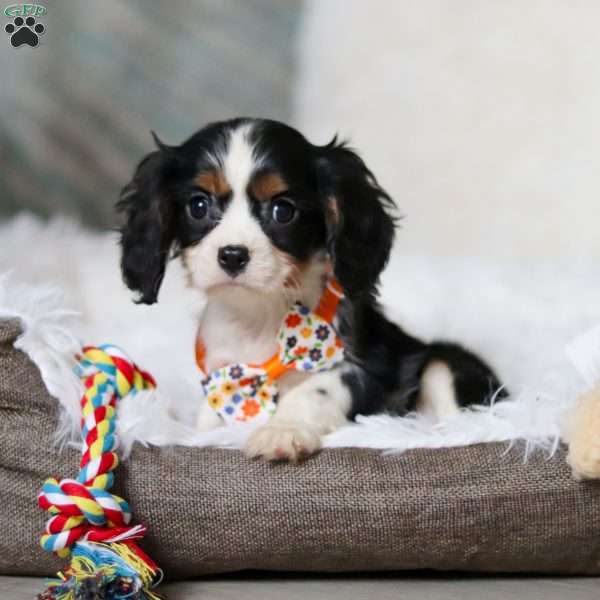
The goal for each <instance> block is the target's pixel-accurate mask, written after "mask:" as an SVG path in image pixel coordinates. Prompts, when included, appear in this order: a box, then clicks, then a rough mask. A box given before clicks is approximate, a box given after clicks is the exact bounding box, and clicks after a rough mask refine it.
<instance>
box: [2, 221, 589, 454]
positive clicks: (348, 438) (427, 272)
mask: <svg viewBox="0 0 600 600" xmlns="http://www.w3.org/2000/svg"><path fill="white" fill-rule="evenodd" d="M400 235H401V233H400ZM118 263H119V259H118V249H117V245H116V237H115V235H114V234H97V233H90V232H89V231H85V230H83V229H82V228H80V227H78V226H77V225H76V224H74V223H70V222H67V221H63V220H59V221H53V222H52V223H50V224H46V223H42V222H41V221H39V220H37V219H35V218H33V217H31V216H27V215H23V216H21V217H19V218H17V219H15V220H13V221H10V222H7V223H3V224H0V273H5V274H4V275H3V276H2V277H1V278H0V317H11V316H17V317H19V318H21V320H22V321H23V323H24V325H25V333H24V334H23V336H21V338H20V339H19V341H18V346H19V347H20V348H21V349H23V350H24V351H25V352H27V353H28V354H29V356H30V357H31V358H32V359H33V360H34V361H35V362H36V364H37V365H38V366H39V368H40V370H41V373H42V376H43V378H44V381H45V383H46V385H47V387H48V389H49V390H50V392H51V393H52V395H53V396H55V397H56V398H57V399H58V400H59V401H60V402H61V404H62V406H63V407H64V408H65V415H66V416H65V419H64V420H63V421H64V425H65V429H66V430H67V429H73V430H74V429H76V424H77V422H78V408H79V404H78V400H79V395H80V391H81V388H80V384H79V381H78V380H77V378H76V377H75V376H74V375H73V373H72V367H73V358H72V357H73V354H74V353H75V351H76V350H77V349H78V348H79V347H80V344H81V343H86V344H99V343H112V344H116V345H118V346H120V347H122V348H123V349H124V350H125V351H126V352H127V353H128V354H129V355H130V356H131V357H132V358H133V359H134V360H135V361H136V362H137V363H138V364H139V365H140V366H142V367H143V368H145V369H147V370H149V371H150V372H151V373H153V374H154V376H155V377H156V379H157V381H158V384H159V388H158V390H157V391H156V392H152V393H143V394H138V395H137V396H136V397H134V398H132V399H128V400H127V401H125V402H123V403H122V406H121V409H120V429H121V435H122V440H123V442H124V445H125V447H126V449H128V448H130V447H131V444H132V443H133V442H134V441H139V442H142V443H146V444H154V445H170V444H180V445H181V444H183V445H199V446H205V445H218V446H224V447H241V446H242V445H243V443H244V440H245V439H246V437H247V436H248V433H249V432H250V431H251V428H252V425H240V426H233V427H223V428H219V429H217V430H215V431H213V432H210V433H207V434H197V433H195V431H194V430H193V423H194V413H195V411H196V409H197V407H198V405H199V403H200V402H202V401H203V398H202V392H201V387H200V385H199V378H198V374H197V372H196V368H195V364H194V358H193V341H194V336H195V327H196V325H195V323H196V315H197V314H198V313H199V311H200V310H201V307H202V303H203V299H202V298H201V297H199V296H197V295H195V293H194V292H192V291H190V290H188V289H187V288H186V287H185V284H184V278H183V274H182V271H181V269H180V267H179V264H178V263H177V262H173V263H172V264H171V265H170V268H169V269H168V270H167V277H166V279H165V283H164V285H163V289H162V291H161V295H160V301H159V303H158V305H155V306H152V307H146V306H137V305H134V304H133V303H132V302H131V295H130V294H129V292H128V291H127V290H126V289H125V287H124V285H123V284H122V282H121V279H120V274H119V268H118ZM595 275H597V273H596V272H595V269H594V265H593V264H592V263H591V261H590V262H589V263H586V262H581V263H578V264H574V263H573V262H569V263H565V264H558V263H556V262H553V263H551V264H543V263H536V264H526V263H523V262H521V263H520V264H511V263H491V262H484V261H481V260H477V259H466V258H462V259H461V258H447V259H439V258H437V259H429V258H427V257H419V256H406V257H402V258H396V259H394V261H393V263H392V264H391V265H390V267H389V268H388V269H387V271H386V273H385V275H384V278H383V288H382V289H383V293H382V300H383V303H384V305H385V306H386V308H387V309H388V313H389V314H390V315H391V316H392V317H394V318H395V319H397V320H398V321H399V322H400V323H401V324H402V325H403V327H405V328H406V329H407V330H408V331H410V332H411V333H413V334H416V335H418V336H420V337H423V338H425V339H431V338H434V337H435V338H446V339H452V340H457V341H459V342H461V343H463V344H465V345H467V346H469V347H470V348H472V349H474V350H476V351H478V352H480V353H481V354H482V355H483V356H484V357H485V358H486V359H487V360H488V361H489V362H490V363H491V364H492V365H493V366H494V367H495V368H496V370H497V371H498V373H499V375H500V376H501V379H502V380H503V381H504V382H505V383H506V385H507V386H508V388H509V389H510V391H511V392H512V398H511V400H509V401H506V402H500V403H498V404H496V405H495V406H493V407H491V408H484V409H476V410H470V411H463V412H462V413H461V414H459V415H458V416H456V417H453V418H451V419H449V420H447V421H445V422H441V423H433V422H431V421H429V420H427V419H425V418H423V417H419V416H414V415H411V416H408V417H404V418H398V417H391V416H388V415H380V416H372V417H359V418H358V420H357V423H355V424H352V425H349V426H347V427H345V428H343V429H341V430H339V431H337V432H335V433H333V434H331V435H330V436H328V437H327V439H326V446H328V447H336V446H337V447H339V446H356V447H370V448H380V449H382V450H388V451H403V450H406V449H409V448H416V447H447V446H458V445H465V444H472V443H478V442H488V441H508V442H516V441H518V440H521V441H524V442H525V448H526V450H527V451H530V450H532V449H535V448H543V449H545V450H550V451H551V450H552V448H554V447H555V446H556V444H557V443H558V440H559V436H560V432H561V427H562V425H563V422H564V416H565V410H566V409H568V408H569V407H570V406H571V405H572V403H573V401H574V399H575V398H576V396H577V394H578V393H579V392H580V391H581V390H582V389H583V387H584V382H583V380H582V379H581V377H580V375H579V374H578V373H577V372H576V371H575V369H574V368H573V367H572V366H571V364H570V363H569V361H568V359H567V357H566V353H565V346H566V345H567V343H568V342H569V341H570V340H571V339H572V338H573V337H575V336H576V335H578V334H580V333H582V332H584V331H586V330H588V329H591V328H592V327H593V326H595V325H597V324H598V323H600V284H599V283H598V278H597V276H595Z"/></svg>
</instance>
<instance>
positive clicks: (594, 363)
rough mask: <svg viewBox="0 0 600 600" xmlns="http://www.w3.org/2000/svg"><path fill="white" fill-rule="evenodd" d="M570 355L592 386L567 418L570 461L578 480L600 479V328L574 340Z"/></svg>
mask: <svg viewBox="0 0 600 600" xmlns="http://www.w3.org/2000/svg"><path fill="white" fill-rule="evenodd" d="M567 354H568V355H569V358H570V359H571V361H572V362H573V364H574V365H575V367H576V368H577V369H578V371H579V372H580V373H581V374H582V376H583V377H584V379H585V381H586V383H587V384H588V385H589V386H590V388H591V389H590V390H589V391H587V392H585V393H584V394H583V395H582V396H581V397H580V398H579V400H578V401H577V404H576V406H575V407H574V409H573V411H572V412H571V414H569V415H568V418H567V423H566V425H565V431H564V435H563V438H564V441H565V442H566V443H567V444H568V445H569V454H568V456H567V462H568V463H569V466H570V467H571V468H572V469H573V476H574V477H575V478H576V479H600V327H598V328H596V329H594V330H592V331H590V332H589V333H586V334H584V335H583V336H581V337H579V338H577V339H576V340H575V341H574V342H572V343H571V344H570V345H569V346H568V348H567Z"/></svg>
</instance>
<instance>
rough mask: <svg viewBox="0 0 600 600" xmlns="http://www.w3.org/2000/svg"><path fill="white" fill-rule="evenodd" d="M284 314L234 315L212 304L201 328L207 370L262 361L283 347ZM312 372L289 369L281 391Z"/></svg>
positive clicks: (293, 385) (280, 386) (279, 381)
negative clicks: (251, 317)
mask: <svg viewBox="0 0 600 600" xmlns="http://www.w3.org/2000/svg"><path fill="white" fill-rule="evenodd" d="M282 318H283V317H282V316H281V315H275V314H274V315H273V316H272V317H271V318H268V319H266V321H265V322H262V323H261V324H260V325H259V323H260V322H259V321H258V320H256V321H252V320H246V319H238V318H234V317H232V316H231V315H225V314H223V313H222V312H221V311H220V310H218V308H217V309H213V310H211V309H210V307H209V309H208V310H207V312H206V313H205V315H204V317H203V319H202V322H201V324H200V327H199V329H198V339H199V340H202V345H203V346H204V365H205V369H206V372H207V373H209V372H211V371H213V370H215V369H219V368H222V367H225V366H227V365H234V364H255V365H259V364H263V363H265V362H266V361H267V360H269V359H270V358H271V357H273V356H274V355H275V354H277V353H278V352H279V351H280V345H279V342H278V334H279V331H280V328H281V324H282ZM310 376H311V374H310V373H306V372H300V371H289V372H287V373H284V374H283V375H282V376H281V377H280V378H279V380H278V386H279V390H280V393H285V392H286V391H288V390H289V389H291V388H293V387H295V386H296V385H299V384H300V383H302V381H304V380H306V379H307V378H308V377H310Z"/></svg>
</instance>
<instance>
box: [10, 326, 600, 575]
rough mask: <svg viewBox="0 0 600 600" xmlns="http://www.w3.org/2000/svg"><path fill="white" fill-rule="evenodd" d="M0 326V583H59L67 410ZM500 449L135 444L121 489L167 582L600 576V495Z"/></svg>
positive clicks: (553, 466)
mask: <svg viewBox="0 0 600 600" xmlns="http://www.w3.org/2000/svg"><path fill="white" fill-rule="evenodd" d="M20 333H21V323H20V321H19V320H16V319H12V320H1V321H0V482H1V486H0V495H1V499H2V523H1V528H2V532H3V535H2V536H1V537H0V573H1V574H19V575H50V574H53V573H54V572H55V571H56V570H57V569H58V568H60V567H61V566H62V561H60V560H59V559H56V558H54V557H53V556H52V555H49V554H46V553H44V552H43V551H42V550H41V549H40V547H39V545H38V539H39V535H40V533H41V532H42V530H43V527H44V522H45V519H46V515H45V514H44V513H43V512H42V511H41V510H39V509H38V507H37V506H36V502H35V497H36V495H37V493H38V492H39V489H40V485H41V483H42V481H43V480H44V479H45V478H46V477H47V476H49V475H56V476H63V475H69V474H71V473H74V472H76V470H77V464H78V460H79V451H78V450H77V449H74V448H70V447H68V446H67V447H64V448H63V449H62V450H59V449H57V447H56V445H55V434H56V428H57V419H58V410H57V403H56V400H55V399H54V398H52V396H50V394H49V393H48V391H47V389H46V387H45V385H44V383H43V380H42V377H41V375H40V372H39V370H38V368H37V367H36V366H35V365H34V364H33V363H32V361H31V360H30V359H29V357H28V356H27V355H26V354H25V353H23V352H22V351H20V350H17V349H15V348H14V342H15V340H16V339H17V338H18V336H19V335H20ZM564 457H565V452H564V450H563V449H562V448H559V449H558V450H557V451H556V452H555V453H554V455H553V456H552V458H550V459H549V458H548V456H547V454H544V453H542V452H541V451H537V452H534V453H533V454H532V455H530V456H529V457H528V460H527V461H524V460H523V452H522V451H521V450H520V449H519V448H518V447H517V446H513V447H512V449H509V448H508V446H507V444H504V443H490V444H477V445H472V446H467V447H457V448H445V449H422V450H411V451H408V452H405V453H403V454H400V455H382V454H381V452H380V451H377V450H370V449H355V448H347V449H341V448H339V449H326V450H324V451H323V452H321V453H320V454H319V455H318V456H316V457H315V458H313V459H311V460H308V461H306V462H305V463H303V464H301V465H286V464H277V465H271V464H266V463H263V462H255V461H249V460H248V459H246V458H245V457H244V455H243V454H242V453H241V452H240V451H238V450H227V449H216V448H183V447H172V448H162V449H161V448H145V447H142V446H140V445H135V446H134V448H133V450H132V453H131V455H130V457H129V459H128V460H127V461H125V462H124V463H123V464H122V466H121V467H120V468H119V471H118V475H117V482H118V483H117V489H116V492H117V493H120V494H121V495H122V496H124V497H126V498H128V499H129V501H130V503H131V504H132V507H133V510H134V516H135V519H136V520H137V521H138V522H144V523H146V524H147V525H148V526H149V532H148V535H147V538H146V539H145V540H144V545H145V548H147V550H148V551H149V552H150V553H151V554H152V555H153V557H154V558H155V559H156V560H157V561H158V562H159V564H161V566H162V567H163V569H164V570H165V572H166V573H167V574H168V576H169V577H193V576H199V575H206V574H216V573H226V572H233V571H239V570H243V569H269V570H278V571H313V572H347V571H375V570H377V571H384V570H386V571H388V570H390V571H391V570H393V571H396V570H406V569H411V570H413V569H437V570H461V571H487V572H539V573H570V574H599V573H600V484H599V483H598V482H588V483H578V482H575V481H573V479H572V478H571V475H570V471H569V469H568V467H567V465H566V464H565V461H564Z"/></svg>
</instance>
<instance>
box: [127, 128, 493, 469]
mask: <svg viewBox="0 0 600 600" xmlns="http://www.w3.org/2000/svg"><path fill="white" fill-rule="evenodd" d="M155 141H156V143H157V146H158V149H157V150H156V151H154V152H152V153H151V154H149V155H147V156H146V157H145V158H144V159H143V160H142V162H141V163H140V164H139V166H138V168H137V171H136V173H135V175H134V177H133V180H132V181H131V182H130V183H129V184H128V185H127V186H126V187H125V188H124V190H123V192H122V196H121V200H120V202H119V205H118V207H119V209H120V210H121V211H123V212H124V213H125V217H126V218H125V223H124V225H123V227H122V229H121V245H122V261H121V267H122V273H123V278H124V280H125V282H126V284H127V285H128V286H129V288H131V289H132V290H134V291H135V292H137V293H138V294H139V300H138V301H139V302H143V303H146V304H152V303H154V302H156V300H157V296H158V291H159V288H160V285H161V281H162V279H163V275H164V272H165V267H166V264H167V262H168V260H169V259H170V258H171V257H174V256H179V257H180V258H181V260H182V262H183V265H184V267H185V270H186V272H187V276H188V280H189V285H190V286H192V287H194V288H198V289H199V290H201V291H203V292H204V293H205V295H206V298H207V303H206V308H205V310H204V314H203V316H202V318H201V321H200V323H199V336H200V338H201V339H202V341H203V343H204V346H205V348H206V355H205V365H206V370H207V371H208V372H210V371H212V370H213V369H215V368H220V367H223V366H225V365H230V364H233V363H239V362H242V363H254V364H257V363H261V362H262V361H266V360H267V359H269V357H271V356H272V355H273V354H274V353H276V352H277V349H278V344H277V339H276V336H277V333H278V330H279V328H280V326H281V323H282V319H283V318H284V317H285V315H286V313H287V311H288V310H289V309H290V306H291V305H292V304H293V303H294V302H296V301H299V302H301V303H302V304H304V305H305V306H306V307H308V308H311V309H313V308H314V307H315V305H316V304H317V303H318V301H319V299H320V297H321V294H322V293H323V289H324V286H325V285H326V281H327V278H328V274H329V273H333V275H335V278H336V279H337V282H339V284H340V285H341V287H342V288H343V290H344V294H345V297H344V299H343V300H342V301H341V303H340V305H339V307H338V310H337V314H336V319H335V327H336V330H337V332H338V335H339V336H340V338H341V339H342V341H343V344H344V351H345V357H344V362H343V363H341V365H338V366H337V367H336V368H334V369H331V370H328V371H324V372H321V373H316V374H305V373H299V372H292V373H287V374H286V375H285V376H284V377H283V378H282V379H281V381H280V382H279V398H278V403H277V409H276V412H275V414H274V415H273V416H272V417H271V419H270V420H269V421H268V422H267V424H265V425H263V426H262V427H260V428H258V429H257V430H256V431H255V432H254V433H253V435H252V436H251V437H250V439H249V441H248V444H247V453H248V455H250V456H252V457H259V456H260V457H263V458H265V459H267V460H297V459H298V458H300V457H303V456H307V455H310V454H312V453H314V452H315V451H317V450H318V449H319V447H320V445H321V440H322V437H323V435H325V434H327V433H329V432H332V431H334V430H335V429H336V428H338V427H340V426H342V425H344V424H345V423H347V422H348V420H349V419H353V418H354V417H355V416H356V415H357V414H362V415H368V414H373V413H378V412H382V411H388V412H392V413H395V414H405V413H407V412H409V411H415V410H417V411H421V412H424V413H428V414H430V415H431V416H432V417H435V418H442V417H447V416H449V415H452V414H454V413H456V412H457V411H458V410H459V408H460V407H462V406H467V405H471V404H474V403H487V402H489V401H490V399H491V398H492V397H493V396H494V395H497V396H500V397H501V396H503V395H505V394H504V392H503V391H502V388H501V386H500V383H499V381H498V379H497V377H496V376H495V374H494V373H493V371H492V370H491V369H490V368H489V367H488V366H487V365H486V364H485V363H484V362H483V361H482V360H481V359H479V358H478V357H476V356H475V355H474V354H472V353H471V352H468V351H467V350H464V349H463V348H461V347H460V346H457V345H454V344H449V343H441V342H438V343H432V344H426V343H424V342H422V341H420V340H418V339H416V338H415V337H412V336H411V335H409V334H407V333H405V332H404V331H403V330H402V329H400V327H398V326H397V325H395V324H393V323H390V322H389V321H388V320H387V319H386V318H385V316H384V314H383V312H382V310H381V308H380V307H379V305H378V304H377V284H378V279H379V275H380V273H381V272H382V270H383V268H384V267H385V265H386V263H387V260H388V257H389V255H390V249H391V247H392V242H393V239H394V219H393V218H392V216H390V213H391V212H392V210H393V208H394V203H393V201H392V199H391V198H390V197H389V195H388V194H387V193H386V192H385V191H384V190H383V189H382V188H381V187H380V186H379V184H378V183H377V180H376V179H375V177H374V175H373V174H372V173H371V171H370V170H369V169H368V168H367V167H366V165H365V164H364V163H363V161H362V160H361V159H360V157H359V156H358V155H357V154H356V153H355V152H354V151H352V150H351V149H350V148H348V147H347V146H346V145H345V144H344V143H339V142H337V140H336V139H334V140H333V141H332V142H331V143H329V144H327V145H325V146H315V145H313V144H311V143H310V142H308V141H307V140H306V139H305V138H304V137H303V136H302V135H301V134H300V133H299V132H298V131H296V130H294V129H292V128H291V127H288V126H286V125H284V124H282V123H278V122H276V121H271V120H263V119H233V120H229V121H223V122H218V123H212V124H210V125H208V126H206V127H204V128H203V129H201V130H200V131H198V132H197V133H196V134H194V135H193V136H192V137H191V138H189V139H188V140H187V141H185V142H184V143H183V144H181V145H180V146H166V145H165V144H163V143H162V142H160V141H159V140H158V139H157V138H156V137H155ZM192 351H193V350H192V349H191V348H190V352H192ZM220 424H221V423H220V417H219V416H218V415H217V414H216V413H215V412H214V411H213V410H212V409H211V408H210V407H209V406H208V404H207V403H205V404H203V405H202V407H201V409H200V413H199V418H198V427H199V428H200V429H210V428H213V427H216V426H219V425H220Z"/></svg>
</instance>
